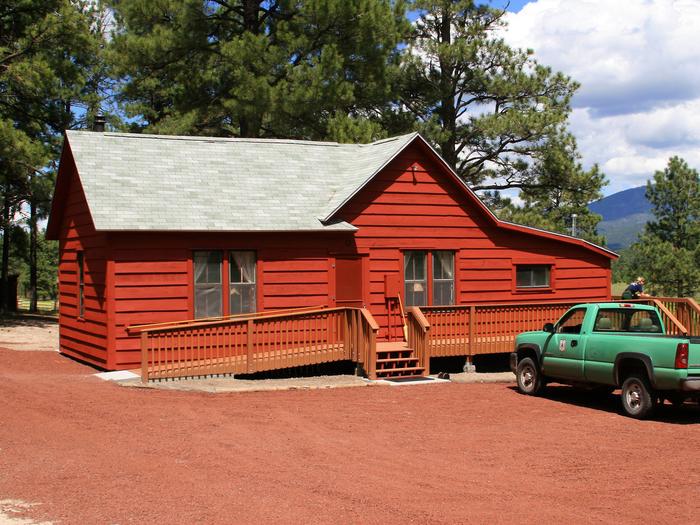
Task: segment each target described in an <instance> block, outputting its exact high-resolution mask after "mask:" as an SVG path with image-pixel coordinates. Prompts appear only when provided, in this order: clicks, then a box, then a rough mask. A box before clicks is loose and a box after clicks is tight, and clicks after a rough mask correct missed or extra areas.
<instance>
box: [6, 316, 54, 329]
mask: <svg viewBox="0 0 700 525" xmlns="http://www.w3.org/2000/svg"><path fill="white" fill-rule="evenodd" d="M57 324H58V318H57V317H51V316H47V315H32V314H26V315H24V314H18V315H5V316H2V317H0V328H16V327H19V326H22V327H30V328H51V327H54V326H56V325H57Z"/></svg>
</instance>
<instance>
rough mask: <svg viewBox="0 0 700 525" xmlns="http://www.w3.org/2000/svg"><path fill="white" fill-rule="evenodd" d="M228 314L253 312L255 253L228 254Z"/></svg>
mask: <svg viewBox="0 0 700 525" xmlns="http://www.w3.org/2000/svg"><path fill="white" fill-rule="evenodd" d="M228 267H229V313H231V314H245V313H250V312H254V311H255V304H256V302H255V292H256V290H255V287H256V284H255V252H231V253H230V254H229V263H228Z"/></svg>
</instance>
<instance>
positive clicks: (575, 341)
mask: <svg viewBox="0 0 700 525" xmlns="http://www.w3.org/2000/svg"><path fill="white" fill-rule="evenodd" d="M577 344H578V341H577V340H576V339H572V340H571V347H572V348H573V347H574V346H576V345H577Z"/></svg>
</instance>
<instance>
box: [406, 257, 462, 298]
mask: <svg viewBox="0 0 700 525" xmlns="http://www.w3.org/2000/svg"><path fill="white" fill-rule="evenodd" d="M404 292H405V301H406V305H407V306H426V305H429V304H430V305H448V304H454V301H455V280H454V252H449V251H434V252H424V251H406V252H404Z"/></svg>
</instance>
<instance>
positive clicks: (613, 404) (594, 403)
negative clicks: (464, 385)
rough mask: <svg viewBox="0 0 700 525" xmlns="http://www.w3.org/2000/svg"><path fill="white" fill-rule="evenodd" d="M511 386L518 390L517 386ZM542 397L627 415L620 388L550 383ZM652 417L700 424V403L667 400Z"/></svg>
mask: <svg viewBox="0 0 700 525" xmlns="http://www.w3.org/2000/svg"><path fill="white" fill-rule="evenodd" d="M509 388H510V389H511V390H513V391H515V392H517V387H509ZM540 397H543V398H545V399H548V400H550V401H554V402H557V403H564V404H567V405H575V406H580V407H584V408H590V409H592V410H598V411H601V412H609V413H611V414H619V415H620V417H626V416H625V415H624V414H623V412H622V404H621V402H620V391H619V390H616V391H615V392H613V393H612V394H597V393H594V392H590V391H586V390H583V389H580V388H574V387H571V386H566V385H557V384H554V385H548V386H547V388H545V390H544V392H543V393H542V394H541V395H540ZM651 419H652V420H654V421H663V422H665V423H673V424H677V425H697V424H700V405H698V403H696V402H690V401H687V402H685V403H684V404H683V405H682V406H680V407H674V406H673V405H671V404H670V403H668V402H666V403H664V404H663V405H659V406H657V408H656V410H655V411H654V414H653V415H652V417H651Z"/></svg>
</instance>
